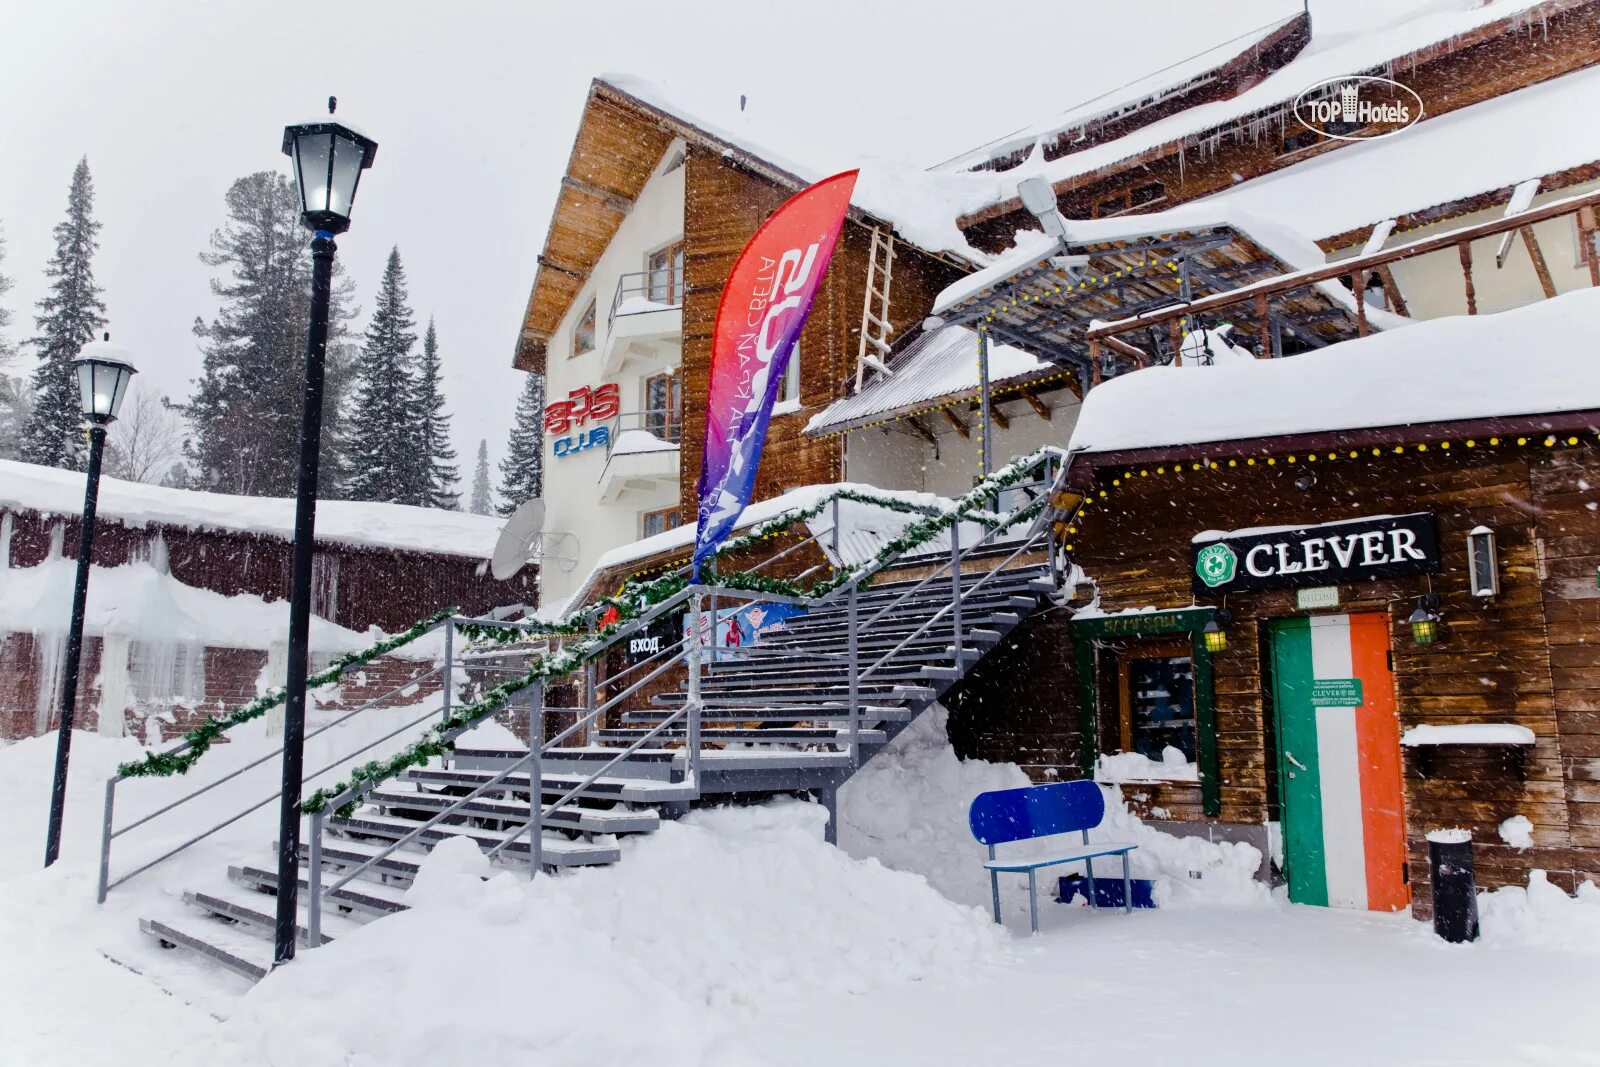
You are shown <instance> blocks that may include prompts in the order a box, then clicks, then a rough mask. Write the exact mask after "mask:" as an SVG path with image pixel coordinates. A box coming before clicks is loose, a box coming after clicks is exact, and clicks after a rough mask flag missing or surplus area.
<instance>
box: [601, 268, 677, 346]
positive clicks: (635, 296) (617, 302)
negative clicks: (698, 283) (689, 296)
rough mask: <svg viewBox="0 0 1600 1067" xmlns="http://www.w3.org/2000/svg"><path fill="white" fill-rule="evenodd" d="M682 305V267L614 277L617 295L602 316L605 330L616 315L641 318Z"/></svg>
mask: <svg viewBox="0 0 1600 1067" xmlns="http://www.w3.org/2000/svg"><path fill="white" fill-rule="evenodd" d="M682 306H683V268H682V267H661V268H659V269H657V270H637V271H633V272H631V273H629V274H624V275H621V276H620V277H618V278H617V292H616V295H615V296H613V297H612V298H611V311H610V313H608V314H607V315H606V330H607V332H610V330H611V324H612V323H614V322H616V320H617V316H618V315H644V314H649V313H650V312H653V311H671V310H672V309H674V308H680V307H682Z"/></svg>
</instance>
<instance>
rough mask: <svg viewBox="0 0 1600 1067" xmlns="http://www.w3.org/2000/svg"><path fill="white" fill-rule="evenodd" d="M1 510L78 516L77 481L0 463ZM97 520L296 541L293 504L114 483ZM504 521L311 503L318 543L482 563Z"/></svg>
mask: <svg viewBox="0 0 1600 1067" xmlns="http://www.w3.org/2000/svg"><path fill="white" fill-rule="evenodd" d="M0 508H10V509H18V510H32V511H39V512H43V513H45V514H47V515H68V516H71V515H78V514H80V513H81V512H82V511H83V475H82V474H79V473H76V472H74V471H64V470H57V469H56V468H54V467H40V466H35V465H34V464H31V463H16V462H12V461H9V460H0ZM99 517H100V518H101V519H102V520H111V521H113V522H116V523H118V524H119V525H122V526H133V527H140V526H175V527H181V528H184V529H196V530H222V531H226V532H230V533H246V534H265V535H267V536H270V537H277V538H281V539H283V540H286V541H287V540H293V538H294V501H293V500H291V499H287V498H280V497H253V496H228V495H226V494H223V493H203V492H196V491H194V490H189V489H167V488H164V487H162V486H157V485H143V484H141V483H139V482H125V481H121V480H120V479H117V478H104V479H102V480H101V482H100V510H99ZM503 521H504V520H502V519H499V518H496V517H493V516H489V515H469V514H466V513H464V512H459V511H440V510H435V509H433V508H416V507H410V506H407V505H404V504H373V503H367V502H365V501H353V500H322V501H318V502H317V540H318V541H319V542H331V543H335V544H345V545H354V546H358V547H363V548H391V549H400V550H404V551H408V552H429V553H437V554H441V555H450V556H467V557H471V558H473V559H488V558H489V556H490V555H491V554H492V553H493V552H494V543H495V540H496V539H497V538H498V537H499V536H500V527H501V526H502V525H503Z"/></svg>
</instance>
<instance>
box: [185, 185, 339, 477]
mask: <svg viewBox="0 0 1600 1067" xmlns="http://www.w3.org/2000/svg"><path fill="white" fill-rule="evenodd" d="M225 202H226V204H227V212H228V218H227V221H226V222H225V223H224V224H223V226H222V227H221V228H220V229H218V230H216V231H215V232H214V233H213V234H212V235H211V241H210V244H211V250H210V251H208V252H202V253H201V254H200V258H201V260H202V261H203V262H205V263H206V264H207V265H208V266H212V267H221V268H225V269H226V272H227V273H226V275H225V276H224V277H220V278H214V279H212V282H211V292H212V293H213V294H214V295H215V296H217V297H219V298H220V299H221V302H222V306H221V309H220V311H219V313H218V315H217V317H216V319H214V320H213V321H212V322H210V323H209V324H207V323H205V322H203V321H201V320H199V319H196V320H195V326H194V333H195V336H197V337H198V338H200V341H201V347H202V350H203V352H204V361H203V363H202V367H201V373H200V378H199V379H198V380H197V381H196V382H195V391H194V395H193V396H192V397H191V398H190V400H189V403H188V404H186V405H184V406H183V409H182V410H183V412H184V414H185V415H186V416H187V417H188V419H189V423H190V425H191V427H192V428H193V431H194V438H193V441H192V442H191V444H190V447H189V448H188V458H189V461H190V464H191V465H192V467H193V468H194V474H195V483H196V487H197V488H201V489H211V490H216V491H219V492H224V493H244V494H251V495H263V496H292V495H293V494H294V491H295V481H296V477H297V475H298V472H299V466H300V407H301V390H302V387H303V385H302V383H303V381H304V375H305V347H306V330H307V328H308V325H309V323H310V318H311V253H310V251H309V250H308V245H309V243H310V237H309V235H308V234H307V232H306V230H305V229H304V227H302V226H301V224H300V196H299V194H298V193H297V192H296V191H295V187H294V183H293V182H291V181H290V180H289V179H288V178H286V177H285V176H283V175H281V174H277V173H274V172H272V171H260V172H257V173H255V174H251V175H249V176H247V177H244V178H240V179H239V180H237V181H235V182H234V183H233V185H232V186H231V187H229V189H228V193H227V196H226V198H225ZM335 270H336V271H337V268H335ZM335 279H336V281H335V284H334V289H333V303H332V306H331V308H330V310H329V316H328V370H327V381H326V384H325V386H324V389H323V415H322V442H323V444H322V474H321V478H320V491H321V493H322V495H325V496H333V495H336V491H337V484H336V482H337V477H338V473H339V470H340V467H341V464H340V463H339V459H340V457H339V456H338V455H337V448H338V441H339V426H340V413H341V399H342V397H343V392H344V389H345V385H346V383H347V382H348V378H349V375H348V374H347V373H343V372H342V370H341V365H340V360H339V359H338V353H339V351H340V349H341V344H340V342H341V340H342V338H343V336H344V333H345V324H346V323H347V322H348V321H349V319H350V318H351V316H352V315H353V313H354V312H353V310H351V309H350V308H349V303H350V294H351V286H350V285H349V283H348V282H341V281H339V280H338V274H337V273H336V274H335Z"/></svg>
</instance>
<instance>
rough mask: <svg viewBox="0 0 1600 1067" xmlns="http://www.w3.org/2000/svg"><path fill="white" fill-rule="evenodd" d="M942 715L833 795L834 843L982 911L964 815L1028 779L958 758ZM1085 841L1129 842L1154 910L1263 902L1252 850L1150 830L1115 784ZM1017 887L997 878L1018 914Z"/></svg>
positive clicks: (984, 892)
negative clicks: (1148, 881)
mask: <svg viewBox="0 0 1600 1067" xmlns="http://www.w3.org/2000/svg"><path fill="white" fill-rule="evenodd" d="M946 719H947V713H946V712H945V710H944V709H943V708H941V707H935V708H934V709H933V710H931V711H929V712H927V713H926V714H924V715H923V716H922V717H920V718H919V719H918V720H917V721H915V722H913V723H912V724H911V725H910V726H909V727H907V728H906V730H905V731H904V732H903V733H901V734H900V736H899V737H897V738H895V740H894V743H893V744H891V745H890V746H889V747H888V748H887V749H886V750H885V751H883V752H882V753H880V754H879V755H878V756H877V757H875V758H874V759H873V761H872V762H871V763H869V764H867V766H866V767H864V768H862V770H861V771H860V772H859V773H858V774H856V776H855V777H854V778H852V779H851V780H850V781H849V782H847V783H846V784H845V786H844V787H843V788H842V789H841V790H840V791H839V807H840V825H839V844H840V846H841V847H843V848H844V849H845V851H847V852H849V853H850V854H851V855H852V856H875V857H877V858H878V859H880V860H882V861H883V862H884V863H886V864H888V865H889V866H891V867H896V868H899V869H901V870H907V871H914V872H916V873H917V874H921V875H922V876H923V877H925V878H927V879H928V882H929V883H930V884H931V885H932V886H933V887H934V888H935V889H937V890H939V892H941V893H943V894H945V895H946V896H948V897H950V898H951V899H952V900H955V901H958V902H960V903H963V904H973V905H978V906H987V905H988V902H989V899H990V892H989V876H988V875H987V874H986V873H985V872H984V870H983V866H982V865H983V861H984V859H985V858H986V855H987V853H986V850H985V848H984V846H982V845H980V844H978V843H977V842H976V841H974V840H973V838H972V833H971V831H970V830H969V829H968V826H967V809H968V808H969V807H970V806H971V804H972V798H973V797H975V796H977V795H978V794H979V793H983V792H987V791H989V790H993V789H1012V788H1016V787H1018V786H1026V785H1030V784H1031V782H1030V781H1029V779H1028V776H1027V775H1025V774H1024V773H1023V772H1022V769H1021V768H1019V767H1017V766H1016V765H1015V764H1010V763H987V762H984V761H983V760H962V759H958V758H957V757H956V754H955V750H954V749H952V748H951V747H950V742H949V740H948V738H947V736H946V732H945V726H946ZM1076 836H1077V835H1072V837H1073V838H1074V839H1076ZM1090 838H1091V840H1097V841H1136V842H1138V844H1139V847H1138V849H1136V850H1135V851H1134V852H1133V853H1132V854H1131V859H1132V870H1133V876H1134V877H1135V878H1153V879H1156V880H1157V887H1156V901H1157V903H1158V904H1160V905H1162V906H1169V905H1178V904H1189V903H1212V904H1260V903H1265V902H1267V901H1268V899H1269V894H1268V892H1267V888H1266V886H1265V885H1264V884H1263V883H1261V882H1259V881H1257V880H1256V877H1255V875H1256V871H1257V870H1258V869H1259V867H1260V865H1261V861H1262V856H1261V852H1260V851H1259V850H1258V849H1256V848H1254V847H1252V846H1250V845H1247V844H1242V843H1231V842H1212V841H1207V840H1205V839H1204V838H1200V837H1174V836H1172V835H1171V834H1165V833H1162V832H1161V831H1159V830H1155V829H1152V828H1151V827H1148V826H1146V825H1145V824H1144V823H1143V822H1142V821H1141V820H1140V819H1139V817H1138V816H1136V815H1134V814H1133V813H1132V812H1130V811H1129V810H1128V808H1127V805H1126V804H1125V803H1123V800H1122V795H1121V792H1120V791H1119V790H1117V789H1116V788H1115V787H1111V788H1109V789H1108V790H1107V807H1106V817H1105V821H1104V822H1103V823H1102V824H1101V826H1100V828H1099V829H1098V830H1094V831H1091V832H1090ZM1062 843H1063V841H1062V840H1061V839H1056V838H1045V839H1041V840H1038V841H1030V842H1021V841H1019V842H1015V843H1013V844H1010V845H1002V846H1000V854H1001V855H1002V856H1004V857H1006V858H1013V857H1020V856H1040V857H1043V856H1048V855H1050V854H1051V852H1052V850H1053V849H1057V848H1059V847H1060V846H1061V845H1062ZM1105 864H1109V865H1110V866H1106V865H1105ZM1082 869H1083V868H1082V865H1081V864H1063V865H1061V866H1060V867H1052V868H1050V869H1049V871H1048V874H1047V877H1048V878H1055V877H1056V876H1058V875H1065V874H1070V873H1072V872H1074V871H1082ZM1113 871H1115V872H1116V873H1119V874H1120V871H1121V864H1120V863H1119V862H1117V861H1115V860H1108V861H1104V863H1103V864H1102V865H1101V866H1100V867H1099V868H1098V872H1099V873H1105V874H1109V873H1112V872H1113ZM1020 881H1023V880H1022V879H1020V878H1019V876H1015V875H1013V876H1007V877H1006V878H1002V880H1001V883H1002V887H1001V904H1002V907H1003V908H1004V910H1005V911H1007V912H1008V913H1013V914H1016V913H1020V912H1022V911H1025V910H1026V908H1027V899H1026V894H1018V893H1017V892H1015V891H1014V886H1015V884H1018V883H1019V882H1020Z"/></svg>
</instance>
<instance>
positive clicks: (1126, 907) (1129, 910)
mask: <svg viewBox="0 0 1600 1067" xmlns="http://www.w3.org/2000/svg"><path fill="white" fill-rule="evenodd" d="M1122 911H1123V914H1125V915H1132V914H1133V878H1132V877H1131V876H1130V875H1129V873H1128V854H1127V853H1126V852H1124V853H1123V854H1122Z"/></svg>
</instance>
